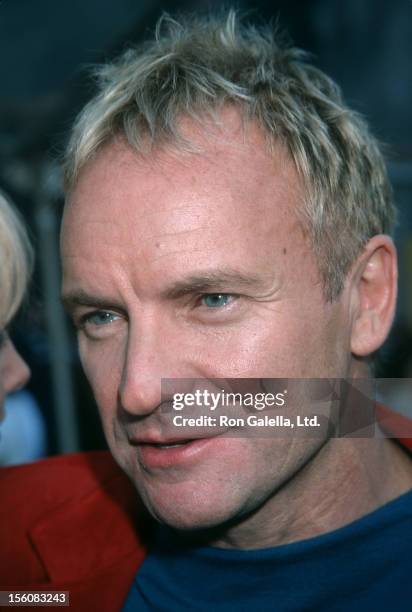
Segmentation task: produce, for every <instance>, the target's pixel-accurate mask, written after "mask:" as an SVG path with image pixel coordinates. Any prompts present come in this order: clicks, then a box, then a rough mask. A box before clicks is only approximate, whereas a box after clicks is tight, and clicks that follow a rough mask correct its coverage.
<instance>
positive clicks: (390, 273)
mask: <svg viewBox="0 0 412 612" xmlns="http://www.w3.org/2000/svg"><path fill="white" fill-rule="evenodd" d="M352 270H353V272H354V274H353V276H352V279H353V285H352V295H351V298H352V299H351V303H352V305H353V325H352V334H351V351H352V354H353V355H356V356H358V357H366V356H367V355H370V354H371V353H373V352H375V351H376V350H377V349H378V348H379V347H380V346H381V345H382V344H383V342H384V341H385V339H386V337H387V335H388V333H389V330H390V328H391V325H392V322H393V318H394V316H395V307H396V294H397V283H398V267H397V258H396V249H395V246H394V244H393V242H392V240H391V238H389V236H385V235H378V236H374V237H373V238H371V240H369V242H368V243H367V245H366V247H365V249H364V250H363V251H362V254H361V255H360V257H359V259H358V260H357V262H356V264H355V266H354V268H353V269H352Z"/></svg>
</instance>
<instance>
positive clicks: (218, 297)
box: [202, 293, 232, 308]
mask: <svg viewBox="0 0 412 612" xmlns="http://www.w3.org/2000/svg"><path fill="white" fill-rule="evenodd" d="M231 297H232V296H231V295H229V294H228V293H208V294H207V295H204V296H203V297H202V303H203V304H204V305H205V306H207V307H208V308H223V307H224V306H227V305H228V303H229V301H230V298H231Z"/></svg>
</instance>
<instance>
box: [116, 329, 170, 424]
mask: <svg viewBox="0 0 412 612" xmlns="http://www.w3.org/2000/svg"><path fill="white" fill-rule="evenodd" d="M166 336H167V337H166ZM177 340H178V338H175V341H177ZM175 341H174V340H173V332H172V333H170V330H169V331H168V332H167V333H165V332H164V331H161V330H160V329H159V328H157V329H153V327H152V329H151V330H146V331H143V330H142V329H141V328H140V329H139V332H137V333H134V330H133V327H132V326H131V328H130V331H129V340H128V346H127V355H126V359H125V362H124V367H123V371H122V377H121V381H120V386H119V391H118V396H119V403H120V406H121V407H122V408H123V410H125V411H126V412H128V413H130V414H131V415H134V416H141V417H143V416H147V415H149V414H150V413H152V412H153V411H154V410H156V409H157V408H158V407H159V406H160V404H161V402H162V398H161V395H162V394H161V379H162V378H166V377H169V378H172V371H173V372H174V375H175V376H177V374H176V366H177V361H178V354H177V345H176V342H175Z"/></svg>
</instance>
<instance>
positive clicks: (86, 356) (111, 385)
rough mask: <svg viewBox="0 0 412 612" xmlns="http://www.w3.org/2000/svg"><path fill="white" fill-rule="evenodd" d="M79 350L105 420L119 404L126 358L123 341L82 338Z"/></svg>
mask: <svg viewBox="0 0 412 612" xmlns="http://www.w3.org/2000/svg"><path fill="white" fill-rule="evenodd" d="M79 352H80V360H81V363H82V366H83V369H84V372H85V374H86V377H87V379H88V381H89V384H90V386H91V388H92V390H93V394H94V397H95V400H96V402H97V405H98V406H99V410H100V412H101V415H102V419H103V421H105V420H106V419H108V418H110V417H111V416H112V415H113V414H114V412H115V410H116V406H117V395H118V390H119V385H120V381H121V376H122V368H123V358H124V351H123V346H122V343H120V342H118V341H116V340H115V339H106V340H104V341H100V342H94V343H93V342H90V341H87V340H84V339H82V338H80V341H79Z"/></svg>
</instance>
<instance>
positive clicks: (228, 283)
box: [61, 269, 263, 312]
mask: <svg viewBox="0 0 412 612" xmlns="http://www.w3.org/2000/svg"><path fill="white" fill-rule="evenodd" d="M262 283H263V280H262V279H260V278H258V277H257V276H252V275H251V276H249V275H245V274H242V273H241V272H238V271H235V270H230V269H229V270H228V269H224V270H223V269H214V270H210V271H206V272H201V273H198V274H194V275H190V276H188V277H187V278H185V279H182V280H178V281H175V282H173V283H172V284H171V285H170V287H166V288H165V289H164V290H163V291H162V292H161V297H162V298H163V299H169V300H170V299H178V298H180V297H184V296H185V295H188V294H191V293H195V292H198V293H207V292H208V291H209V292H211V291H213V292H218V291H222V290H225V291H229V290H230V289H232V290H234V289H242V288H252V287H257V286H259V285H262ZM61 299H62V302H63V305H64V307H65V309H66V310H67V311H68V312H71V311H72V310H73V309H74V308H75V307H76V306H90V307H93V308H101V309H102V310H110V309H113V308H116V309H118V310H124V304H122V303H120V302H117V301H116V300H113V299H110V298H106V297H103V296H98V295H93V294H91V293H88V292H87V291H84V290H83V289H78V290H74V291H68V292H66V293H63V294H62V296H61Z"/></svg>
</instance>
